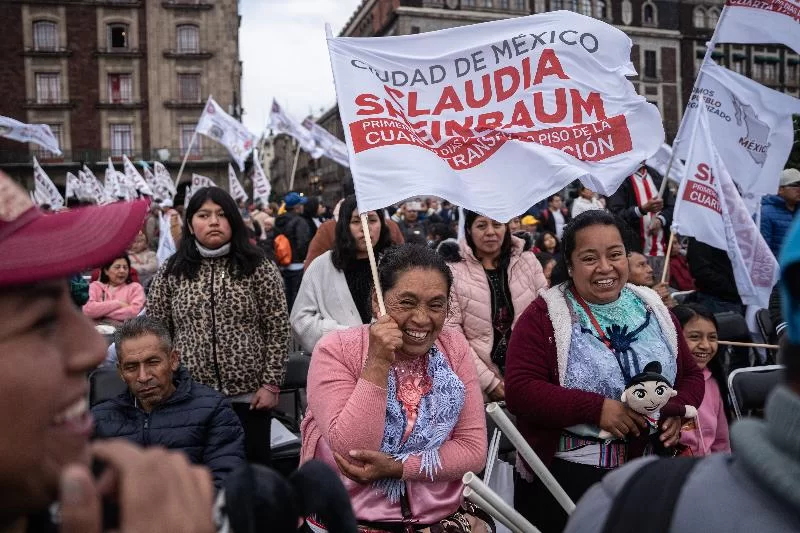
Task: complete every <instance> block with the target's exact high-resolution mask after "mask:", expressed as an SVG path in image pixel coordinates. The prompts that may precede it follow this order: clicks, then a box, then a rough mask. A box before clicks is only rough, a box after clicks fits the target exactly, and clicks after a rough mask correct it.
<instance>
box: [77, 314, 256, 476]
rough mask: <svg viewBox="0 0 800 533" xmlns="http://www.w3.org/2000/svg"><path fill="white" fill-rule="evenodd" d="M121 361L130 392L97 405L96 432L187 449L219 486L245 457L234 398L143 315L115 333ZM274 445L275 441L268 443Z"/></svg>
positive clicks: (159, 324)
mask: <svg viewBox="0 0 800 533" xmlns="http://www.w3.org/2000/svg"><path fill="white" fill-rule="evenodd" d="M114 343H115V346H116V349H117V357H118V362H117V366H118V369H119V373H120V375H121V376H122V379H123V380H125V383H126V384H127V385H128V392H125V393H123V394H120V395H119V396H117V397H116V398H114V399H111V400H107V401H105V402H102V403H100V404H98V405H97V406H95V407H94V408H93V409H92V414H93V415H94V418H95V437H96V438H99V439H105V438H111V437H123V438H126V439H128V440H131V441H133V442H136V443H137V444H140V445H142V446H153V445H159V446H164V447H165V448H169V449H172V450H181V451H183V452H184V453H185V454H186V455H187V456H188V457H189V459H190V460H191V461H192V462H193V463H195V464H202V465H205V466H206V467H207V468H208V469H209V470H211V472H212V474H213V476H214V485H215V486H216V487H217V488H219V487H220V486H221V484H222V482H223V481H224V479H225V477H226V476H227V475H228V474H229V473H230V472H231V471H233V470H234V469H236V468H237V467H238V466H240V465H241V464H243V463H244V461H245V452H244V431H243V430H242V425H241V423H240V422H239V418H238V417H237V416H236V414H235V413H234V412H233V409H232V408H231V405H230V403H229V402H228V400H227V399H226V398H225V397H224V396H223V395H222V394H220V393H219V392H217V391H215V390H214V389H212V388H210V387H206V386H205V385H201V384H199V383H196V382H194V381H192V379H191V377H190V376H189V372H188V371H187V370H186V369H185V368H181V367H180V363H179V360H178V353H177V351H176V350H175V349H174V348H173V347H172V340H171V339H170V336H169V332H168V331H167V329H166V328H165V327H164V326H163V325H162V324H161V323H160V322H158V321H156V320H154V319H152V318H149V317H146V316H139V317H136V318H133V319H131V320H128V321H127V322H125V323H124V324H122V326H120V327H119V328H118V329H117V331H116V334H115V338H114ZM264 445H265V446H269V443H265V444H264Z"/></svg>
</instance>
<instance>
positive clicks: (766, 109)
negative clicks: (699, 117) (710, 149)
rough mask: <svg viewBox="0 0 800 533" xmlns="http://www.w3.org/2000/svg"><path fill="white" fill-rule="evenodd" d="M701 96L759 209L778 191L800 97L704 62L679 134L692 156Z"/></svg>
mask: <svg viewBox="0 0 800 533" xmlns="http://www.w3.org/2000/svg"><path fill="white" fill-rule="evenodd" d="M798 31H800V30H798ZM701 100H702V102H704V104H705V109H706V110H707V112H708V121H709V126H710V127H711V136H712V138H713V139H714V146H716V149H717V151H718V152H719V154H720V157H722V160H723V161H725V165H726V166H727V167H728V169H729V171H730V174H731V178H733V181H734V182H735V183H736V184H737V185H739V187H740V188H741V190H742V197H743V198H744V200H745V204H746V205H747V207H748V209H749V211H750V212H751V213H754V212H755V209H756V208H757V206H758V205H759V203H760V202H761V197H762V196H763V195H765V194H776V193H777V192H778V181H779V179H780V174H781V170H783V167H784V165H785V164H786V160H787V159H788V158H789V152H791V150H792V142H793V139H794V128H793V127H792V113H800V100H798V99H797V98H794V97H792V96H789V95H788V94H784V93H779V92H778V91H773V90H772V89H768V88H766V87H764V86H763V85H761V84H760V83H756V82H754V81H753V80H751V79H749V78H747V77H745V76H741V75H739V74H736V73H735V72H732V71H730V70H728V69H726V68H724V67H721V66H719V65H717V64H716V63H714V62H712V61H709V62H707V63H705V64H704V65H703V70H702V75H701V76H700V79H699V81H698V83H697V84H696V86H695V88H694V93H693V94H692V97H691V98H690V100H689V103H688V104H687V106H686V112H685V113H684V116H683V121H682V123H681V128H680V130H679V132H678V136H677V137H676V139H675V143H674V146H675V150H677V156H678V157H680V158H681V159H686V158H687V157H688V153H689V145H690V144H691V139H692V138H693V137H694V135H695V132H694V131H693V128H692V125H693V124H695V122H696V121H695V117H694V115H695V113H697V110H698V109H699V106H698V104H699V103H700V102H701Z"/></svg>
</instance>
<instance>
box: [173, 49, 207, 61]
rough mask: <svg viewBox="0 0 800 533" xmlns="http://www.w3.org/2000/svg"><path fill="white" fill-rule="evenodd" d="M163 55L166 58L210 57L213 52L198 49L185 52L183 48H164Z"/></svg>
mask: <svg viewBox="0 0 800 533" xmlns="http://www.w3.org/2000/svg"><path fill="white" fill-rule="evenodd" d="M164 57H165V58H167V59H194V60H197V59H211V58H212V57H214V53H213V52H209V51H207V50H199V51H197V52H186V51H183V50H164Z"/></svg>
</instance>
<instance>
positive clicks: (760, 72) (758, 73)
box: [753, 63, 764, 79]
mask: <svg viewBox="0 0 800 533" xmlns="http://www.w3.org/2000/svg"><path fill="white" fill-rule="evenodd" d="M753 77H754V78H755V79H761V78H763V77H764V64H763V63H753Z"/></svg>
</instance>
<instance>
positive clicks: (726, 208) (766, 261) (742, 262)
mask: <svg viewBox="0 0 800 533" xmlns="http://www.w3.org/2000/svg"><path fill="white" fill-rule="evenodd" d="M694 120H695V125H694V128H693V131H694V132H695V136H694V138H693V139H692V142H691V147H690V148H689V158H688V159H687V160H686V169H687V174H686V177H685V178H684V180H683V181H682V182H681V186H680V188H679V189H678V196H677V198H676V199H675V210H674V213H673V219H672V231H674V232H676V233H678V234H680V235H683V236H688V237H694V238H696V239H697V240H698V241H701V242H704V243H706V244H708V245H709V246H713V247H714V248H719V249H721V250H726V251H727V252H728V257H729V258H730V260H731V265H732V266H733V275H734V277H735V278H736V289H737V290H738V291H739V296H740V297H741V298H742V302H743V303H744V304H745V305H755V306H758V307H760V308H766V307H768V305H769V295H770V293H771V292H772V288H773V287H774V286H775V284H776V283H777V282H778V278H779V275H780V272H779V270H778V262H777V261H776V260H775V256H774V255H772V252H771V251H770V249H769V247H768V246H767V243H766V242H765V241H764V238H763V237H762V236H761V232H760V231H759V229H758V227H757V226H756V223H755V222H754V221H753V218H752V217H751V216H750V213H749V211H748V210H747V207H746V206H745V204H744V201H743V200H742V197H741V196H740V195H739V192H738V191H737V190H736V185H735V184H734V183H733V180H732V179H731V177H730V175H729V174H728V170H727V169H726V168H725V165H724V164H723V162H722V158H721V157H720V156H719V154H718V153H717V150H716V149H715V147H714V143H713V142H712V140H711V138H712V133H711V131H712V130H711V128H710V126H709V116H708V111H707V110H706V109H705V108H704V107H703V106H701V107H699V112H698V113H696V115H695V117H694Z"/></svg>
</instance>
